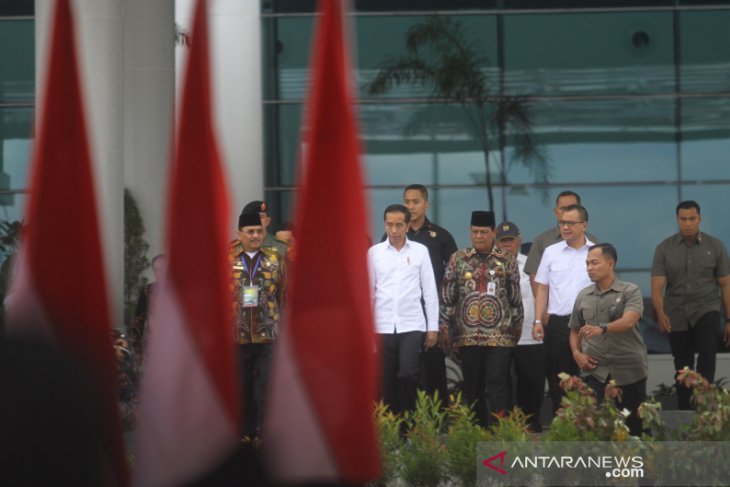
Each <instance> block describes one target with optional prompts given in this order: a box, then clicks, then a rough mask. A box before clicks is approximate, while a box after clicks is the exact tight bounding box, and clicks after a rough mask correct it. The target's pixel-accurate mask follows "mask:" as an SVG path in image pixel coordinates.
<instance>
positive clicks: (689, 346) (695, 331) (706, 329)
mask: <svg viewBox="0 0 730 487" xmlns="http://www.w3.org/2000/svg"><path fill="white" fill-rule="evenodd" d="M720 341H721V336H720V313H719V312H718V311H711V312H709V313H705V314H704V315H702V317H701V318H700V319H699V320H697V323H695V325H694V326H691V327H690V328H689V330H685V331H672V332H670V333H669V345H670V346H671V348H672V356H673V357H674V370H675V371H677V370H681V369H683V368H684V367H689V368H690V369H694V368H695V353H697V369H696V370H697V372H699V373H700V374H702V377H704V378H705V379H707V380H708V381H709V382H712V381H714V380H715V357H716V355H717V350H718V348H719V347H720ZM677 375H678V374H677V373H675V374H674V378H675V379H676V378H677ZM690 397H692V391H691V390H690V389H687V388H686V387H684V386H683V385H680V384H677V403H678V406H679V409H684V410H688V409H691V406H690Z"/></svg>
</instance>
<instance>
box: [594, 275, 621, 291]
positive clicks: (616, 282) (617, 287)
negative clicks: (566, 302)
mask: <svg viewBox="0 0 730 487" xmlns="http://www.w3.org/2000/svg"><path fill="white" fill-rule="evenodd" d="M625 287H626V283H624V282H623V281H619V280H618V279H616V277H615V276H614V278H613V282H612V283H611V285H610V286H608V289H606V290H605V291H601V290H600V289H599V288H598V284H597V283H595V282H594V283H593V286H592V287H591V290H590V293H589V294H597V295H601V294H606V293H607V292H609V291H616V292H619V293H620V292H621V291H623V290H624V288H625Z"/></svg>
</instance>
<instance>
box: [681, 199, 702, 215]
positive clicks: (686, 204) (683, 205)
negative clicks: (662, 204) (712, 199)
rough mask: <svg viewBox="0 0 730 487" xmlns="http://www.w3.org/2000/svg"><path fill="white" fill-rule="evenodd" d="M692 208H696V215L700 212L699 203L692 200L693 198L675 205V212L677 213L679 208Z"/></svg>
mask: <svg viewBox="0 0 730 487" xmlns="http://www.w3.org/2000/svg"><path fill="white" fill-rule="evenodd" d="M692 208H694V209H695V210H697V214H698V215H699V214H700V205H699V204H698V203H697V202H696V201H693V200H687V201H682V202H681V203H680V204H678V205H677V210H676V211H677V213H676V214H677V215H679V210H691V209H692Z"/></svg>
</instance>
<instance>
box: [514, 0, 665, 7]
mask: <svg viewBox="0 0 730 487" xmlns="http://www.w3.org/2000/svg"><path fill="white" fill-rule="evenodd" d="M674 2H675V0H558V1H556V0H552V1H550V2H546V1H545V0H504V8H508V9H552V8H566V9H568V8H601V7H608V8H620V7H666V6H673V5H674Z"/></svg>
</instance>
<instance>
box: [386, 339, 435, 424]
mask: <svg viewBox="0 0 730 487" xmlns="http://www.w3.org/2000/svg"><path fill="white" fill-rule="evenodd" d="M423 336H424V333H423V332H422V331H409V332H405V333H387V334H385V333H381V334H380V338H381V344H382V346H381V354H380V355H381V360H382V373H383V381H382V384H383V402H384V403H385V404H386V405H388V406H389V407H390V409H391V411H393V412H396V413H401V412H403V411H412V410H413V409H414V408H415V407H416V389H417V388H418V371H419V361H420V355H421V349H422V348H423Z"/></svg>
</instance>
